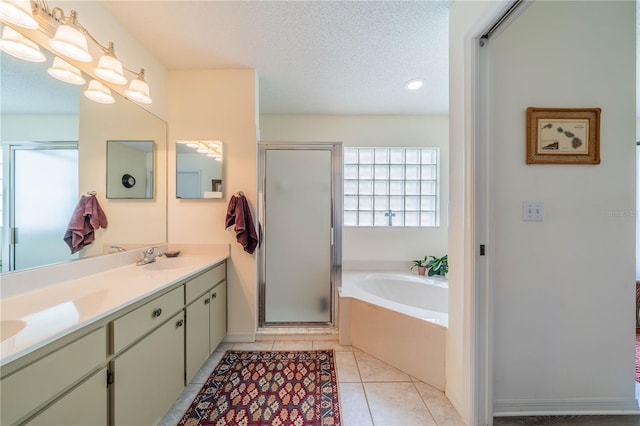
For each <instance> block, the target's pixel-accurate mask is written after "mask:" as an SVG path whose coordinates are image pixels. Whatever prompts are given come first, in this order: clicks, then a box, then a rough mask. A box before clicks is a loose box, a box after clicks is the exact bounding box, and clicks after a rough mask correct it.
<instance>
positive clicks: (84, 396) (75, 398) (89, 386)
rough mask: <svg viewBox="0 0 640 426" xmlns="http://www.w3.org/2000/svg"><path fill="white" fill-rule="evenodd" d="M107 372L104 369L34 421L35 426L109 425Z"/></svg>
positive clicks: (30, 423)
mask: <svg viewBox="0 0 640 426" xmlns="http://www.w3.org/2000/svg"><path fill="white" fill-rule="evenodd" d="M107 422H108V417H107V369H106V368H103V369H102V370H99V371H98V372H97V373H95V374H94V375H93V376H91V377H90V378H89V379H87V380H86V381H84V382H83V383H82V384H80V385H79V386H78V387H76V388H75V389H74V390H72V391H71V392H69V393H67V394H66V395H65V396H63V397H62V398H61V399H59V400H58V401H56V403H55V404H53V405H51V406H50V407H49V408H47V409H46V410H45V411H43V412H42V413H40V414H39V415H38V416H37V417H35V418H33V419H32V420H31V421H30V422H28V424H29V425H33V426H40V425H41V426H71V425H75V426H98V425H100V426H106V425H107Z"/></svg>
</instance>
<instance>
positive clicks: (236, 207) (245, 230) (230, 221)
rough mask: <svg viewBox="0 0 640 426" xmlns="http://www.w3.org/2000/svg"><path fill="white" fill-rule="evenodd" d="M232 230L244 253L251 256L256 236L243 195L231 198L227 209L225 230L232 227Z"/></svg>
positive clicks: (256, 242)
mask: <svg viewBox="0 0 640 426" xmlns="http://www.w3.org/2000/svg"><path fill="white" fill-rule="evenodd" d="M234 224H235V227H234V228H233V230H234V231H235V233H236V241H238V243H240V244H241V245H242V247H243V248H244V251H246V252H247V253H249V254H252V253H253V252H254V251H255V250H256V246H257V245H258V235H257V234H256V228H255V226H254V224H253V217H252V216H251V208H250V207H249V203H248V202H247V197H245V196H244V195H240V196H237V197H236V196H235V195H232V196H231V200H229V206H228V207H227V217H226V219H225V226H224V227H225V229H227V228H228V227H230V226H231V225H234Z"/></svg>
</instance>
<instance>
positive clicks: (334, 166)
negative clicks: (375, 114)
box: [258, 141, 343, 328]
mask: <svg viewBox="0 0 640 426" xmlns="http://www.w3.org/2000/svg"><path fill="white" fill-rule="evenodd" d="M268 150H298V151H299V150H307V151H318V150H321V151H330V152H331V239H332V244H331V273H330V276H331V283H330V285H331V290H330V292H331V302H330V305H331V319H330V321H329V322H326V323H325V322H322V323H320V322H286V323H282V322H266V321H265V291H266V281H265V278H266V250H265V245H264V241H265V240H266V239H267V238H268V235H267V231H266V230H265V229H263V228H262V225H261V224H263V223H266V222H265V210H266V209H265V206H266V194H265V187H266V165H267V163H266V160H267V151H268ZM342 177H343V172H342V142H269V141H260V142H258V226H259V228H260V232H261V233H262V243H261V244H260V247H259V248H258V327H332V328H334V327H336V326H337V322H338V321H337V319H338V289H339V288H340V286H341V284H342V223H343V220H342V204H343V195H342V194H343V183H342Z"/></svg>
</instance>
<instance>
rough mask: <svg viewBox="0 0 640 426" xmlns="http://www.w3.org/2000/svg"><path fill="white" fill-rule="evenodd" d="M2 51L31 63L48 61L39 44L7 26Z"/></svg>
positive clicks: (3, 34)
mask: <svg viewBox="0 0 640 426" xmlns="http://www.w3.org/2000/svg"><path fill="white" fill-rule="evenodd" d="M0 50H2V51H3V52H6V53H8V54H9V55H11V56H15V57H16V58H19V59H24V60H25V61H29V62H44V61H45V60H46V57H45V56H44V54H43V53H42V52H41V51H40V48H39V47H38V45H37V44H35V43H34V42H32V41H31V40H29V39H28V38H26V37H25V36H23V35H22V34H20V33H19V32H17V31H16V30H14V29H13V28H11V27H8V26H6V25H5V27H4V29H3V30H2V39H0Z"/></svg>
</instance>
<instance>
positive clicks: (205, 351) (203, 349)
mask: <svg viewBox="0 0 640 426" xmlns="http://www.w3.org/2000/svg"><path fill="white" fill-rule="evenodd" d="M210 305H211V298H210V297H209V292H206V293H205V294H203V295H202V296H200V298H199V299H196V301H195V302H193V303H192V304H191V305H189V306H187V308H186V315H187V329H186V340H185V356H186V359H185V361H186V376H185V377H186V383H189V382H190V381H191V379H193V376H195V374H196V373H197V372H198V370H199V369H200V367H201V366H202V364H204V362H205V361H206V360H207V358H209V354H210V350H209V306H210Z"/></svg>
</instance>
